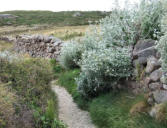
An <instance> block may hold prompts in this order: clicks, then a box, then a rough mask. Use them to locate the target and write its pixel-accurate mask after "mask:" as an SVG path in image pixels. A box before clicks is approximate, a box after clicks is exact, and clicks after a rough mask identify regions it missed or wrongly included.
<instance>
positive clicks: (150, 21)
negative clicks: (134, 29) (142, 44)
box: [135, 0, 164, 39]
mask: <svg viewBox="0 0 167 128" xmlns="http://www.w3.org/2000/svg"><path fill="white" fill-rule="evenodd" d="M163 13H164V8H163V6H162V1H160V0H151V1H147V0H142V1H141V3H140V5H139V9H138V10H137V14H136V20H135V22H136V24H137V26H138V27H139V35H140V37H141V38H145V39H148V38H152V39H157V38H159V36H161V35H162V32H161V19H162V16H163Z"/></svg>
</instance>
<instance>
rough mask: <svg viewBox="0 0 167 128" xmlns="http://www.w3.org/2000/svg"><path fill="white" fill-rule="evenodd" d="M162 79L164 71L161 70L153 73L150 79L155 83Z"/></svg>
mask: <svg viewBox="0 0 167 128" xmlns="http://www.w3.org/2000/svg"><path fill="white" fill-rule="evenodd" d="M161 77H162V69H161V68H160V69H157V70H155V71H153V72H152V73H151V74H150V79H151V81H154V82H156V81H158V80H160V78H161Z"/></svg>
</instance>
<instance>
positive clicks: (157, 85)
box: [149, 82, 162, 91]
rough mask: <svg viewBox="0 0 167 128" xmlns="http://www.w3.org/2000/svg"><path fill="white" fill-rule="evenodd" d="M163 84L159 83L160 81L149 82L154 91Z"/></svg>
mask: <svg viewBox="0 0 167 128" xmlns="http://www.w3.org/2000/svg"><path fill="white" fill-rule="evenodd" d="M161 86H162V84H161V83H159V82H155V83H150V84H149V89H151V90H152V91H155V90H156V89H160V88H161Z"/></svg>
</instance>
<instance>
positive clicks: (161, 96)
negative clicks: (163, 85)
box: [153, 90, 167, 103]
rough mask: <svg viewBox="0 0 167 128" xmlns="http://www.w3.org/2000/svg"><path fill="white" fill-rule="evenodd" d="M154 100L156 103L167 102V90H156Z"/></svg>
mask: <svg viewBox="0 0 167 128" xmlns="http://www.w3.org/2000/svg"><path fill="white" fill-rule="evenodd" d="M153 96H154V100H155V101H156V103H163V102H167V91H166V90H156V91H154V92H153Z"/></svg>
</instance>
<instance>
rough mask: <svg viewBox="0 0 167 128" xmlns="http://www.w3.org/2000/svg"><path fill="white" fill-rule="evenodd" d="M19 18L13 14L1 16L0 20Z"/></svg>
mask: <svg viewBox="0 0 167 128" xmlns="http://www.w3.org/2000/svg"><path fill="white" fill-rule="evenodd" d="M17 17H18V16H15V15H12V14H0V20H1V19H15V18H17Z"/></svg>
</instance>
